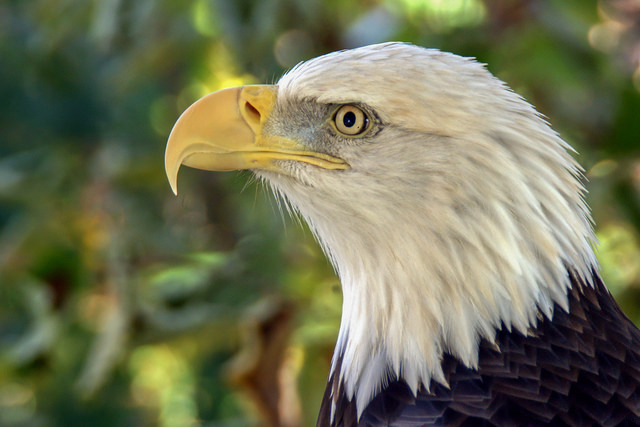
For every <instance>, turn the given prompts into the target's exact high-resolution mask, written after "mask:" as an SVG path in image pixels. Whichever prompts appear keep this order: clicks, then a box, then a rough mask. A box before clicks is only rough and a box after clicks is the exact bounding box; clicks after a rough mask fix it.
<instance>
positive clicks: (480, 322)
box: [259, 43, 597, 413]
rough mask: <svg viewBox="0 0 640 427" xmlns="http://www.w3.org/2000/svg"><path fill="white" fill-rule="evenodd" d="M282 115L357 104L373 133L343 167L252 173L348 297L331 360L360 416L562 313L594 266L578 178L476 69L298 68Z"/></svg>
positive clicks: (354, 63) (443, 58)
mask: <svg viewBox="0 0 640 427" xmlns="http://www.w3.org/2000/svg"><path fill="white" fill-rule="evenodd" d="M278 86H279V89H278V103H279V104H280V103H282V104H283V105H284V104H289V105H290V104H295V103H296V102H300V101H303V100H304V101H309V100H311V101H314V102H317V103H332V104H336V103H337V104H340V103H353V102H357V103H362V104H366V105H367V106H369V107H370V108H371V109H372V110H373V111H375V113H376V114H377V115H378V117H379V118H380V120H381V122H382V123H383V126H382V129H381V131H380V132H379V133H378V134H376V135H375V137H374V138H373V141H370V142H367V143H362V144H346V145H345V146H344V147H341V148H340V151H339V153H338V156H339V157H341V158H343V159H345V160H346V161H347V162H348V163H349V164H350V165H351V169H350V170H349V171H344V172H333V173H327V171H322V170H315V168H313V167H312V166H309V167H307V166H306V165H302V166H299V165H296V166H295V168H293V166H292V168H293V169H292V175H295V176H296V178H292V177H290V176H285V175H279V174H273V173H267V172H259V174H260V175H261V176H263V177H265V178H266V179H267V180H268V181H269V182H270V184H271V185H272V187H273V188H274V190H275V191H276V192H277V193H278V194H280V195H281V196H283V197H285V198H286V199H288V200H289V201H290V202H291V204H292V205H293V206H294V207H295V208H296V209H297V210H298V211H299V212H300V213H301V214H302V216H303V217H304V218H305V219H306V220H307V221H308V223H309V225H310V226H311V228H312V230H313V231H314V233H315V235H316V236H317V238H318V239H319V241H320V243H321V245H322V247H323V248H324V250H325V252H326V253H327V255H328V256H329V258H330V259H331V261H332V263H333V265H334V266H335V268H336V270H337V272H338V274H339V276H340V279H341V282H342V289H343V295H344V303H343V313H342V323H341V327H340V333H339V338H338V343H337V346H336V355H335V356H334V365H333V366H334V368H333V369H335V366H337V365H336V360H337V359H336V358H337V357H341V358H342V361H341V365H340V369H341V372H340V376H341V378H342V380H343V381H344V384H345V387H346V391H347V394H348V396H349V397H355V398H356V401H357V407H358V411H359V413H361V412H362V410H363V409H364V408H365V407H366V405H367V404H368V403H369V401H370V400H371V399H372V397H373V396H374V395H375V393H376V392H377V391H379V390H380V389H381V387H383V385H384V384H385V383H386V382H387V381H388V380H389V379H395V378H400V377H401V378H403V379H404V380H405V381H407V383H408V384H409V386H410V387H411V388H412V390H413V391H414V392H416V391H417V389H418V388H419V386H420V385H424V386H425V387H428V386H429V383H430V381H431V380H435V381H438V382H440V383H445V379H444V375H443V372H442V370H441V366H440V361H441V358H442V356H443V352H448V353H450V354H451V355H453V356H455V357H456V358H458V359H459V360H460V361H462V362H464V363H465V364H466V365H467V366H469V367H471V368H473V367H476V366H477V362H478V344H479V342H480V340H481V339H483V338H484V339H487V340H489V341H493V340H494V339H495V335H496V331H497V330H499V329H500V328H502V327H506V328H514V329H516V330H518V331H520V332H522V333H526V332H527V330H528V329H529V328H530V327H533V326H535V325H536V323H537V320H538V318H539V316H540V315H541V313H542V314H543V315H544V316H547V317H549V318H550V317H551V316H552V314H553V307H554V304H557V305H559V306H560V307H562V308H563V309H565V310H567V292H566V291H567V287H568V286H570V284H569V280H568V275H567V266H570V268H571V269H572V270H573V271H574V272H575V273H576V274H578V275H580V276H583V277H587V276H589V275H590V272H591V269H592V268H594V267H595V266H596V265H597V264H596V261H595V258H594V254H593V251H592V247H591V246H592V242H593V241H594V236H593V231H592V227H591V221H590V216H589V213H588V209H587V208H586V206H585V204H584V202H583V200H582V195H583V192H584V189H583V187H582V185H581V184H580V178H581V169H580V167H579V166H578V165H577V164H576V162H575V161H574V160H573V159H572V158H571V156H570V155H569V154H568V153H567V150H570V147H569V146H568V145H567V144H566V143H565V142H564V141H563V140H562V139H560V138H559V137H558V135H557V134H556V133H555V132H554V131H553V130H552V129H551V128H550V127H549V125H548V124H547V123H546V122H545V121H544V119H542V118H541V117H540V115H539V114H538V113H537V112H536V111H535V110H534V108H533V107H532V106H531V105H530V104H528V103H527V102H526V101H524V100H523V99H522V98H521V97H520V96H518V95H516V94H515V93H513V92H512V91H511V90H509V89H508V88H507V87H506V85H505V84H504V83H502V82H501V81H499V80H498V79H496V78H495V77H493V76H492V75H491V74H490V73H489V72H488V71H487V70H486V69H485V68H484V66H483V65H482V64H479V63H477V62H476V61H474V60H473V59H468V58H462V57H459V56H456V55H452V54H448V53H443V52H440V51H437V50H428V49H423V48H420V47H416V46H411V45H406V44H401V43H387V44H381V45H374V46H368V47H363V48H359V49H354V50H350V51H342V52H336V53H332V54H329V55H325V56H322V57H319V58H316V59H313V60H310V61H308V62H305V63H302V64H299V65H298V66H296V67H295V68H294V69H293V70H291V71H290V72H289V73H288V74H286V75H285V76H284V77H282V79H281V80H280V81H279V83H278Z"/></svg>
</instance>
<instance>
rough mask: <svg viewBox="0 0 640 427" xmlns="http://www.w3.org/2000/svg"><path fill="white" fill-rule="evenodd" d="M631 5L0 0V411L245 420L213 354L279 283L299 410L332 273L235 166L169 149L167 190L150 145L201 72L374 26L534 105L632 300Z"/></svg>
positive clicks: (332, 296)
mask: <svg viewBox="0 0 640 427" xmlns="http://www.w3.org/2000/svg"><path fill="white" fill-rule="evenodd" d="M639 22H640V6H638V3H637V2H632V1H625V0H611V1H604V0H603V1H599V2H598V1H585V0H552V1H546V0H545V1H543V0H540V1H536V0H528V1H525V0H522V1H518V0H496V1H490V0H486V1H484V2H483V1H480V0H449V1H447V0H367V1H347V2H345V1H342V0H340V1H339V0H326V1H321V0H311V1H309V0H260V1H257V0H239V1H234V0H193V1H178V0H141V1H136V2H125V1H121V0H92V1H78V0H27V1H21V0H7V1H4V2H2V3H0V100H2V102H1V103H0V425H1V426H74V425H78V426H88V425H91V426H114V425H125V426H126V425H136V426H146V425H161V426H195V425H211V426H214V425H237V426H244V425H260V424H262V422H263V421H261V420H262V419H261V418H260V417H261V415H260V413H259V412H258V411H256V409H255V406H254V405H253V404H252V403H251V399H250V398H249V397H248V395H247V394H246V393H245V392H244V391H242V390H240V389H238V388H236V387H233V386H232V385H231V383H234V380H233V378H234V377H237V376H238V374H237V372H236V371H235V370H237V365H239V364H242V363H243V362H242V359H237V358H236V359H235V360H234V361H233V362H230V360H232V359H233V357H234V354H237V353H238V352H240V348H241V347H242V346H243V345H246V343H247V338H246V337H245V338H242V337H243V332H242V331H243V329H246V325H247V324H248V323H249V324H251V322H254V323H255V322H256V321H255V318H256V317H255V316H256V314H255V312H256V310H257V309H256V307H262V309H264V307H267V310H268V309H269V307H272V306H274V307H280V305H279V304H280V303H279V302H278V301H280V302H282V301H284V302H286V303H287V304H286V305H283V306H286V307H289V308H287V310H290V311H291V313H292V316H293V319H294V321H293V329H292V332H291V335H290V338H289V339H288V341H287V344H286V352H285V354H286V360H285V364H286V367H287V369H288V372H289V380H290V383H289V385H290V386H292V387H293V390H294V392H295V394H296V396H297V398H295V399H292V400H291V402H293V403H295V404H296V405H297V402H298V400H299V402H300V408H299V410H300V411H301V412H300V413H301V414H302V415H301V418H299V419H298V422H301V423H302V425H311V424H312V423H313V422H314V419H315V414H316V411H317V408H318V406H319V403H320V399H321V396H322V392H323V389H324V382H325V379H326V376H327V373H328V368H329V362H330V357H331V353H332V349H333V343H334V339H335V336H336V334H337V329H338V324H339V316H340V304H341V296H340V291H339V284H338V281H337V279H336V278H335V277H334V275H333V273H332V272H331V269H330V267H329V266H328V264H327V262H326V261H325V260H324V258H323V256H322V254H321V253H320V251H319V249H318V247H317V246H316V245H315V243H314V242H313V239H312V237H311V236H310V235H309V233H308V232H307V230H306V229H305V227H304V225H302V226H298V225H297V224H295V221H293V222H294V224H288V223H289V222H291V221H290V220H289V219H286V218H285V219H283V217H284V216H283V215H282V214H281V212H280V211H279V209H278V207H277V204H276V203H275V202H274V201H273V200H272V199H271V196H270V195H269V194H268V192H267V191H266V190H265V189H263V188H262V187H260V186H259V185H258V184H256V183H255V182H253V180H252V179H251V177H250V174H246V173H230V174H205V173H201V172H196V171H192V170H185V171H183V172H182V173H181V175H180V187H181V194H180V195H179V196H178V197H177V198H176V197H174V196H173V195H172V194H171V193H170V190H169V186H168V184H167V182H166V178H165V176H164V169H163V150H164V145H165V142H166V138H167V135H168V133H169V130H170V129H171V126H172V124H173V123H174V121H175V120H176V118H177V117H178V115H179V114H180V112H181V111H183V110H184V109H185V108H186V107H187V106H188V105H189V104H190V103H191V102H193V101H194V100H196V99H197V98H198V97H200V96H202V95H204V94H206V93H208V92H211V91H214V90H217V89H219V88H222V87H226V86H232V85H239V84H245V83H254V82H273V81H276V80H277V78H278V76H279V75H281V74H282V73H283V71H284V70H286V69H287V68H290V67H291V66H293V65H295V64H296V63H297V62H299V61H301V60H304V59H308V58H311V57H314V56H317V55H319V54H322V53H326V52H329V51H332V50H336V49H341V48H347V47H354V46H358V45H363V44H369V43H375V42H380V41H385V40H404V41H410V42H413V43H416V44H419V45H423V46H428V47H437V48H440V49H443V50H448V51H452V52H454V53H458V54H461V55H466V56H475V57H477V58H478V59H479V60H480V61H482V62H486V63H488V64H489V65H488V66H489V69H490V70H491V71H492V72H493V73H495V74H496V75H497V76H498V77H500V78H502V79H503V80H505V81H507V82H508V83H509V84H510V85H511V86H512V87H513V88H514V89H515V90H516V91H517V92H519V93H520V94H522V95H523V96H525V97H526V98H527V99H529V100H530V101H531V102H532V103H533V104H535V105H536V106H537V107H538V108H539V110H540V111H541V112H542V113H544V114H545V115H546V116H547V117H548V118H549V120H550V121H551V122H552V123H553V125H554V127H555V129H556V130H558V131H559V132H560V133H561V134H562V135H563V137H565V139H567V140H568V141H569V142H570V143H571V144H572V145H573V146H574V147H575V148H576V149H577V151H578V152H579V153H580V154H579V155H578V159H579V161H580V162H581V163H582V164H583V165H584V166H585V168H586V173H587V177H588V179H589V183H588V184H587V185H588V188H589V190H590V195H589V197H588V201H589V203H590V205H591V206H592V208H593V212H594V217H595V219H596V223H597V231H598V236H599V239H600V240H601V247H600V260H601V262H602V267H603V274H604V276H605V279H606V280H607V282H608V284H609V286H610V287H611V289H612V291H613V292H614V294H615V295H616V296H617V297H618V299H619V301H620V302H621V304H622V305H623V307H624V309H625V310H626V311H627V313H629V315H630V316H631V317H632V318H634V320H636V321H638V320H640V247H639V246H640V245H639V243H638V233H639V231H640V119H639V117H640V92H639V91H640V67H639V60H640V57H639V54H638V52H640V36H639V34H640V27H639ZM274 301H275V302H274ZM291 307H293V308H291ZM252 319H254V320H252ZM258 323H259V322H258ZM243 325H245V326H243ZM243 340H244V341H243ZM248 340H249V344H250V341H251V338H250V337H249V338H248ZM243 342H245V344H243ZM239 360H240V361H239ZM296 390H297V391H296ZM294 397H295V396H294ZM294 406H295V405H294ZM294 409H295V408H292V409H291V410H292V411H293V412H295V411H294ZM294 419H295V417H294ZM300 420H301V421H300ZM294 424H295V423H294Z"/></svg>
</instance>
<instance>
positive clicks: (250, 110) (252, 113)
mask: <svg viewBox="0 0 640 427" xmlns="http://www.w3.org/2000/svg"><path fill="white" fill-rule="evenodd" d="M244 111H245V115H246V118H247V119H249V120H255V121H257V122H258V123H259V122H260V118H261V114H260V111H258V109H257V108H256V107H254V106H253V105H252V104H251V103H250V102H249V101H246V102H245V103H244Z"/></svg>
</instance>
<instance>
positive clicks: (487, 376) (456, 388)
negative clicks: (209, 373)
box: [318, 272, 640, 427]
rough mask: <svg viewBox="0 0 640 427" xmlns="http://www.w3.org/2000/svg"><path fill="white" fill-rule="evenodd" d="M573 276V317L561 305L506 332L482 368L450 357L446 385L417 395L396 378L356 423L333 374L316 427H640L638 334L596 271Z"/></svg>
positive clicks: (486, 349)
mask: <svg viewBox="0 0 640 427" xmlns="http://www.w3.org/2000/svg"><path fill="white" fill-rule="evenodd" d="M570 279H571V283H572V289H571V291H570V293H569V312H566V311H564V310H563V309H561V308H559V307H557V308H556V310H554V316H553V318H552V320H548V319H544V318H543V319H541V321H540V322H539V323H538V326H537V327H536V328H533V329H531V330H530V331H529V332H528V334H527V335H523V334H521V333H519V332H518V331H512V332H509V331H508V330H506V329H505V328H503V329H502V330H501V331H500V332H499V333H498V335H497V337H496V342H495V344H493V343H489V342H487V341H482V343H481V344H480V354H479V361H478V368H477V369H469V368H468V367H466V366H465V365H464V364H462V363H461V362H459V361H458V360H456V359H455V358H454V357H452V356H451V355H450V354H445V355H444V357H443V360H442V362H441V364H442V370H443V372H444V374H445V377H446V380H447V383H448V387H445V386H443V385H441V384H438V383H433V384H431V387H430V390H429V391H427V390H426V389H425V388H421V389H420V391H419V392H418V393H417V395H416V396H414V394H413V393H412V392H411V388H410V387H409V386H408V385H407V384H406V382H405V381H403V380H399V381H393V382H391V383H390V384H389V385H387V386H386V387H385V388H384V390H382V391H381V392H380V393H379V394H378V395H377V396H376V397H375V398H374V399H373V400H372V401H371V403H369V405H368V406H367V407H366V409H364V411H363V413H362V416H361V417H360V420H359V421H358V416H357V410H356V405H355V402H353V401H352V400H350V399H349V398H348V395H347V394H346V393H345V391H344V386H343V385H342V384H340V379H339V376H338V375H336V373H335V372H334V374H333V375H332V376H331V377H330V379H329V384H328V386H327V389H326V392H325V396H324V400H323V402H322V409H321V411H320V416H319V419H318V426H319V427H326V426H332V427H334V426H335V427H340V426H341V427H351V426H363V427H364V426H371V427H377V426H404V427H409V426H452V427H453V426H500V427H502V426H527V425H555V426H576V427H577V426H580V427H585V426H635V425H640V331H639V330H638V329H637V328H636V327H635V326H634V325H633V324H632V323H631V322H630V321H629V319H627V318H626V317H625V315H624V314H623V313H622V312H621V311H620V308H619V307H618V305H617V304H616V302H615V301H614V300H613V298H612V297H611V295H610V294H609V291H608V290H607V289H606V288H605V286H604V285H603V283H602V281H601V280H600V278H599V276H598V274H597V273H596V272H594V273H593V277H592V281H593V284H585V283H583V282H582V281H581V279H579V278H578V277H577V276H576V275H574V274H570ZM338 359H339V358H338ZM339 363H340V362H338V364H339ZM332 408H333V409H332ZM332 412H333V418H332V416H331V415H332Z"/></svg>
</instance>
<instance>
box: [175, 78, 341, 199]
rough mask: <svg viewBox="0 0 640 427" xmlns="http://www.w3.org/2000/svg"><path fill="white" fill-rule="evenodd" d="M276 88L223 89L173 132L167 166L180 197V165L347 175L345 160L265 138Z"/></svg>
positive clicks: (196, 105) (201, 101)
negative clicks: (297, 165) (298, 166)
mask: <svg viewBox="0 0 640 427" xmlns="http://www.w3.org/2000/svg"><path fill="white" fill-rule="evenodd" d="M277 91H278V87H277V86H276V85H252V86H242V87H237V88H230V89H223V90H220V91H217V92H214V93H211V94H209V95H206V96H204V97H203V98H201V99H199V100H198V101H196V102H195V103H194V104H193V105H191V106H190V107H189V108H188V109H187V110H186V111H185V112H184V113H182V115H181V116H180V118H179V119H178V121H177V122H176V124H175V125H174V126H173V129H172V130H171V134H170V135H169V141H168V142H167V148H166V151H165V158H164V165H165V171H166V174H167V178H168V179H169V184H170V185H171V189H172V190H173V192H174V193H175V194H177V192H178V190H177V181H178V170H179V169H180V166H181V165H182V164H184V165H186V166H189V167H192V168H196V169H204V170H212V171H230V170H241V169H262V170H270V171H275V172H281V169H280V168H279V167H278V164H277V163H278V162H277V160H293V161H301V162H305V163H309V164H312V165H315V166H318V167H321V168H324V169H348V167H349V166H348V165H347V164H346V163H345V162H344V161H343V160H341V159H338V158H335V157H332V156H329V155H327V154H324V153H317V152H313V151H309V150H307V149H306V148H305V147H304V146H303V145H301V144H300V143H299V142H297V141H293V140H290V139H287V138H286V137H283V136H276V135H266V134H264V132H263V129H264V124H265V122H266V121H267V120H268V119H269V116H270V115H271V113H272V111H273V109H274V106H275V105H276V100H277Z"/></svg>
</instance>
